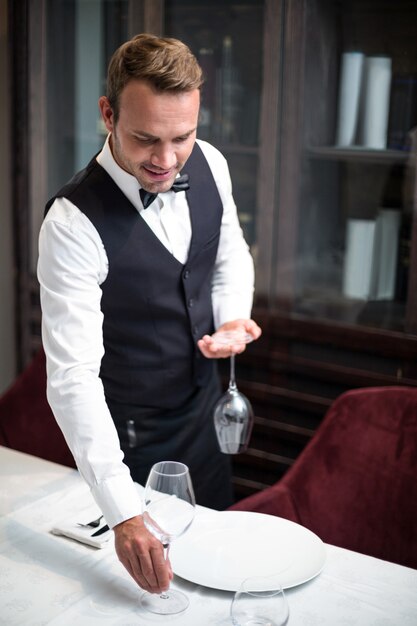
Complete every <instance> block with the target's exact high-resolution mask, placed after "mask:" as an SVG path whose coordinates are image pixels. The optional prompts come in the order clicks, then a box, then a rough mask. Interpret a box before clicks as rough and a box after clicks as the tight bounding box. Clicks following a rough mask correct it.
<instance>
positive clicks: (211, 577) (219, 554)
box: [170, 511, 326, 591]
mask: <svg viewBox="0 0 417 626" xmlns="http://www.w3.org/2000/svg"><path fill="white" fill-rule="evenodd" d="M170 559H171V564H172V567H173V570H174V573H175V574H176V575H177V576H180V577H181V578H184V579H185V580H189V581H191V582H193V583H196V584H198V585H204V586H205V587H211V588H214V589H221V590H224V591H237V589H238V588H239V586H240V585H241V583H242V581H243V580H244V579H245V578H248V577H249V576H269V575H271V576H272V575H273V574H278V575H279V580H280V583H281V585H282V587H283V588H284V589H288V588H289V587H294V586H295V585H300V584H302V583H305V582H307V581H308V580H310V579H311V578H314V577H315V576H317V574H319V573H320V572H321V570H322V569H323V566H324V563H325V560H326V551H325V547H324V544H323V542H322V541H321V539H319V537H317V535H315V534H314V533H312V532H311V531H309V530H307V529H306V528H304V527H303V526H300V525H299V524H295V523H294V522H290V521H288V520H286V519H283V518H281V517H275V516H273V515H266V514H263V513H253V512H249V511H224V512H218V513H217V512H216V513H209V514H204V513H202V514H199V515H197V516H196V518H195V520H194V521H193V523H192V524H191V526H190V528H189V529H188V531H187V532H186V533H185V534H184V535H183V536H182V537H180V538H179V539H177V540H176V541H174V542H173V543H172V545H171V552H170Z"/></svg>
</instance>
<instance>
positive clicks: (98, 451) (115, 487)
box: [38, 198, 141, 527]
mask: <svg viewBox="0 0 417 626" xmlns="http://www.w3.org/2000/svg"><path fill="white" fill-rule="evenodd" d="M106 275H107V257H106V254H105V251H104V247H103V245H102V242H101V239H100V237H99V235H98V233H97V231H96V229H95V228H94V227H93V225H92V224H91V222H90V221H89V220H88V218H87V217H86V216H85V215H83V214H82V213H81V211H79V210H78V209H77V208H76V207H75V206H74V205H73V204H72V203H71V202H69V201H68V200H67V199H64V198H59V199H57V200H55V202H54V204H53V205H52V207H51V208H50V210H49V212H48V214H47V216H46V218H45V220H44V223H43V225H42V228H41V231H40V236H39V260H38V279H39V283H40V293H41V307H42V340H43V346H44V349H45V354H46V357H47V374H48V383H47V395H48V401H49V403H50V405H51V408H52V410H53V413H54V415H55V418H56V420H57V422H58V424H59V426H60V428H61V430H62V432H63V434H64V436H65V439H66V441H67V443H68V446H69V448H70V450H71V452H72V454H73V455H74V459H75V461H76V464H77V467H78V469H79V472H80V474H81V475H82V476H83V478H84V479H85V480H86V482H87V483H88V485H89V486H90V489H91V492H92V495H93V497H94V499H95V500H96V502H97V504H98V506H99V507H100V509H101V510H102V512H103V514H104V517H105V519H106V521H107V523H108V525H109V526H110V527H113V526H115V525H116V524H118V523H120V522H122V521H123V520H125V519H129V518H131V517H133V516H135V515H138V514H140V513H141V503H140V501H139V497H138V494H137V491H136V488H135V485H134V483H133V481H132V478H131V476H130V471H129V468H128V467H127V466H126V465H125V464H124V463H123V452H122V451H121V449H120V443H119V438H118V435H117V431H116V428H115V426H114V422H113V420H112V417H111V415H110V412H109V409H108V407H107V404H106V401H105V396H104V390H103V386H102V382H101V379H100V378H99V372H100V364H101V359H102V356H103V354H104V347H103V336H102V325H103V316H102V312H101V309H100V300H101V287H100V285H101V283H102V282H103V280H104V279H105V277H106Z"/></svg>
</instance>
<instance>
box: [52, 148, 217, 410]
mask: <svg viewBox="0 0 417 626" xmlns="http://www.w3.org/2000/svg"><path fill="white" fill-rule="evenodd" d="M184 171H185V172H187V173H188V174H189V177H190V190H189V191H187V192H186V193H187V200H188V205H189V209H190V217H191V225H192V240H191V246H190V250H189V256H188V260H187V262H186V263H185V265H183V264H181V263H180V262H179V261H177V260H176V259H175V257H174V256H172V254H170V252H169V251H168V250H167V249H166V248H165V246H164V245H163V244H162V243H161V242H160V241H159V239H158V238H157V237H156V236H155V235H154V233H153V232H152V230H151V229H150V228H149V226H148V225H147V224H146V222H145V221H144V220H143V219H142V218H141V216H140V215H139V214H138V212H137V210H136V209H135V208H134V207H133V205H132V204H131V203H130V201H129V200H128V199H127V198H126V196H125V195H124V194H123V193H122V191H121V190H120V189H119V187H118V186H117V185H116V184H115V183H114V182H113V180H112V178H111V177H110V176H109V175H108V174H107V172H106V171H105V170H104V169H103V168H102V167H101V166H100V165H99V164H98V163H97V161H96V160H95V158H94V159H93V160H92V161H91V162H90V163H89V165H88V166H87V167H86V168H85V169H84V170H82V171H81V172H79V173H78V174H76V175H75V176H74V177H73V178H72V179H71V181H70V182H69V183H68V184H67V185H65V186H64V187H63V188H62V189H61V190H60V191H59V192H58V193H57V194H56V196H55V197H54V198H53V199H52V200H50V201H49V202H48V204H47V207H46V211H48V209H49V207H50V206H51V204H52V202H53V201H54V199H55V198H56V197H66V198H68V199H69V200H71V202H73V203H74V204H75V205H76V206H77V207H78V208H79V209H80V210H81V211H83V213H85V215H86V216H87V217H88V218H89V219H90V221H91V222H92V223H93V225H94V226H95V228H96V229H97V231H98V233H99V235H100V237H101V239H102V241H103V244H104V248H105V250H106V253H107V257H108V261H109V272H108V276H107V278H106V280H105V281H104V283H103V284H102V285H101V287H102V291H103V296H102V301H101V309H102V312H103V315H104V322H103V337H104V348H105V354H104V357H103V359H102V363H101V370H100V376H101V378H102V381H103V385H104V389H105V393H106V396H107V398H108V399H109V400H111V401H113V402H116V403H124V404H131V405H132V404H133V405H137V406H142V407H155V408H161V409H165V408H175V407H177V406H181V405H182V404H183V403H184V402H185V401H186V400H187V399H188V398H189V397H190V396H191V395H192V394H193V393H194V391H195V389H196V387H199V386H202V385H204V384H205V383H206V382H207V380H208V379H209V377H210V376H211V375H212V374H213V369H214V367H215V364H214V362H213V361H212V360H209V359H205V358H204V357H203V356H202V355H201V353H200V351H199V350H198V348H197V346H196V341H197V339H199V338H200V337H202V336H203V335H204V334H206V333H208V334H210V333H211V332H213V315H212V304H211V281H212V274H213V268H214V263H215V259H216V254H217V248H218V243H219V236H220V225H221V219H222V213H223V207H222V203H221V199H220V196H219V193H218V190H217V187H216V184H215V182H214V179H213V176H212V174H211V170H210V168H209V166H208V163H207V161H206V159H205V157H204V155H203V153H202V151H201V149H200V147H199V146H198V145H197V144H195V147H194V149H193V152H192V154H191V156H190V157H189V159H188V161H187V163H186V166H185V168H184ZM138 193H139V192H138Z"/></svg>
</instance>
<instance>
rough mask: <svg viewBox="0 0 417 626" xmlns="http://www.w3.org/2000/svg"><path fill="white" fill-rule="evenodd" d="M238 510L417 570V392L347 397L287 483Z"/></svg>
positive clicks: (362, 392) (388, 390)
mask: <svg viewBox="0 0 417 626" xmlns="http://www.w3.org/2000/svg"><path fill="white" fill-rule="evenodd" d="M232 508H235V509H238V510H255V511H261V512H264V513H271V514H273V515H278V516H281V517H286V518H287V519H292V520H293V521H295V522H298V523H300V524H302V525H303V526H305V527H307V528H309V529H310V530H312V531H313V532H315V533H316V534H317V535H319V537H321V539H322V540H323V541H325V542H326V543H331V544H334V545H337V546H341V547H344V548H348V549H351V550H355V551H357V552H362V553H365V554H368V555H371V556H375V557H379V558H382V559H385V560H388V561H393V562H396V563H401V564H403V565H408V566H410V567H414V568H417V389H414V388H411V387H400V386H392V387H374V388H366V389H355V390H351V391H348V392H345V393H344V394H342V395H341V396H340V397H339V398H337V399H336V400H335V401H334V403H333V404H332V406H331V407H330V409H329V410H328V412H327V414H326V416H325V418H324V419H323V422H322V424H321V425H320V427H319V428H318V430H317V431H316V433H315V435H314V437H313V438H312V440H311V441H310V442H309V444H308V445H307V446H306V448H305V449H304V450H303V452H302V453H301V455H300V456H299V457H298V458H297V459H296V461H295V463H294V465H293V466H292V467H291V468H290V470H288V472H287V473H286V474H285V475H284V477H283V478H282V479H281V480H280V481H279V482H277V483H276V484H275V485H273V486H272V487H270V488H268V489H266V490H264V491H262V492H260V493H257V494H255V495H253V496H250V497H249V498H246V499H245V500H242V501H241V502H239V503H237V504H236V505H234V507H232Z"/></svg>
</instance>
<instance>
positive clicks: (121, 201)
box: [38, 34, 261, 593]
mask: <svg viewBox="0 0 417 626" xmlns="http://www.w3.org/2000/svg"><path fill="white" fill-rule="evenodd" d="M201 85H202V72H201V68H200V66H199V65H198V63H197V61H196V59H195V57H194V56H193V55H192V53H191V52H190V50H189V49H188V47H187V46H185V45H184V44H183V43H182V42H180V41H178V40H175V39H168V38H159V37H155V36H153V35H146V34H143V35H138V36H136V37H134V38H133V39H132V40H131V41H128V42H127V43H125V44H123V45H122V46H121V47H120V48H119V49H118V50H116V52H115V53H114V55H113V57H112V59H111V61H110V64H109V69H108V80H107V95H106V96H102V97H101V98H100V99H99V108H100V112H101V116H102V119H103V121H104V124H105V126H106V129H107V131H108V136H107V139H106V142H105V144H104V147H103V149H102V150H101V152H100V153H99V154H98V155H96V156H95V157H94V158H93V159H92V160H91V162H90V163H89V164H88V165H87V167H86V168H85V169H84V170H82V171H81V172H79V173H77V174H76V175H75V176H74V177H73V178H72V179H71V181H69V183H67V184H66V185H65V186H64V187H63V188H62V189H61V190H60V191H58V193H57V194H56V195H55V196H54V197H53V198H52V199H51V200H50V201H49V202H48V204H47V207H46V216H45V220H44V223H43V225H42V228H41V233H40V243H39V263H38V277H39V281H40V285H41V304H42V312H43V322H42V336H43V345H44V348H45V352H46V356H47V373H48V399H49V402H50V404H51V407H52V410H53V412H54V415H55V417H56V419H57V422H58V424H59V425H60V427H61V429H62V431H63V433H64V436H65V438H66V441H67V443H68V445H69V447H70V449H71V451H72V453H73V455H74V458H75V461H76V463H77V466H78V469H79V471H80V473H81V474H82V476H83V477H84V479H85V480H86V482H87V483H88V485H89V486H90V488H91V491H92V494H93V496H94V498H95V500H96V502H97V504H98V505H99V507H100V508H101V510H102V512H103V514H104V517H105V519H106V521H107V523H108V525H109V526H110V527H111V528H113V530H114V532H115V547H116V551H117V554H118V556H119V559H120V560H121V562H122V563H123V564H124V566H125V567H126V568H127V570H128V571H129V573H130V574H131V575H132V577H133V578H134V579H135V580H136V582H137V583H138V584H139V585H140V586H141V587H142V588H143V589H146V590H148V591H151V592H155V593H157V592H160V591H161V590H163V589H166V588H167V586H168V584H169V580H170V578H171V577H172V571H171V569H170V565H169V563H166V562H165V561H164V558H163V549H162V545H161V544H160V542H159V541H158V540H157V539H155V538H154V537H153V536H152V535H151V534H150V533H149V532H148V531H147V530H146V529H145V527H144V524H143V521H142V517H141V504H140V500H139V498H138V495H137V491H136V489H135V487H134V482H133V481H138V482H140V483H141V484H144V483H145V481H146V478H147V475H148V472H149V470H150V468H151V466H152V465H153V463H155V462H157V461H160V460H177V461H181V462H183V463H185V464H187V465H188V466H189V468H190V472H191V477H192V480H193V485H194V488H195V492H196V499H197V503H198V504H202V505H206V506H209V507H212V508H217V509H223V508H226V507H227V506H228V505H229V504H231V503H232V490H231V471H230V463H229V459H228V457H227V456H224V455H222V454H221V453H220V452H219V450H218V445H217V441H216V436H215V432H214V426H213V416H212V412H213V406H214V403H215V402H216V400H217V399H218V397H219V395H220V386H219V379H218V375H217V371H216V361H215V358H217V357H227V356H230V354H231V351H232V350H235V351H241V350H242V349H244V346H239V347H235V348H233V347H224V346H220V345H218V344H216V343H215V342H213V340H212V339H211V337H210V335H211V334H212V333H213V331H214V330H219V329H222V330H233V329H245V331H246V332H248V333H250V334H251V335H252V336H253V338H254V339H256V338H258V337H259V335H260V332H261V331H260V328H259V327H258V326H257V324H256V323H255V322H254V321H253V320H251V319H250V311H251V306H252V296H253V285H254V271H253V262H252V258H251V256H250V253H249V250H248V246H247V244H246V243H245V241H244V238H243V235H242V231H241V229H240V226H239V222H238V217H237V211H236V206H235V204H234V201H233V197H232V190H231V181H230V175H229V171H228V167H227V163H226V161H225V159H224V157H223V156H222V155H221V154H220V153H219V152H218V151H217V150H216V149H215V148H214V147H213V146H211V145H210V144H208V143H206V142H203V141H199V140H196V130H197V124H198V114H199V105H200V88H201Z"/></svg>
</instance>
